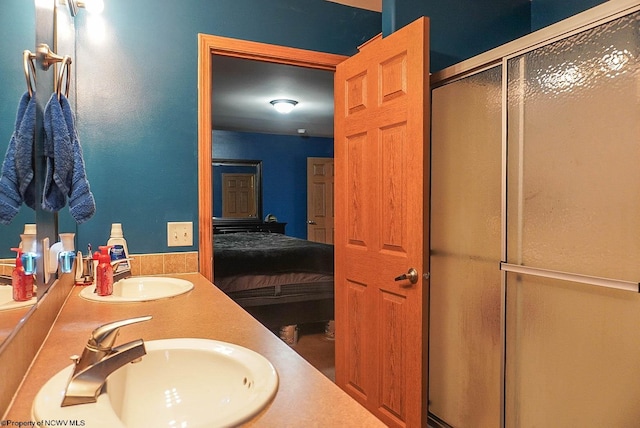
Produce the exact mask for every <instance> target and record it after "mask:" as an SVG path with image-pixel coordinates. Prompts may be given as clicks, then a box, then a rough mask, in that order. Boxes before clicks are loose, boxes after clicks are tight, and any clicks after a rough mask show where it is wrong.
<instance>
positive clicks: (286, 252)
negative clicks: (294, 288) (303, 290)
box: [213, 232, 333, 278]
mask: <svg viewBox="0 0 640 428" xmlns="http://www.w3.org/2000/svg"><path fill="white" fill-rule="evenodd" d="M213 239H214V242H213V257H214V263H213V266H214V278H215V277H224V276H230V275H239V274H275V273H283V272H314V273H326V274H331V275H332V274H333V245H330V244H322V243H319V242H312V241H306V240H304V239H298V238H294V237H291V236H285V235H282V234H280V233H263V232H238V233H228V234H215V235H213Z"/></svg>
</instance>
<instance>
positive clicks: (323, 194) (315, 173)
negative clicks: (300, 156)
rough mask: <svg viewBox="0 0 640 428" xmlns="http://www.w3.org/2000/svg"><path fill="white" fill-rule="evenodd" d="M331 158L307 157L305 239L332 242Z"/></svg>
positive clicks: (332, 175)
mask: <svg viewBox="0 0 640 428" xmlns="http://www.w3.org/2000/svg"><path fill="white" fill-rule="evenodd" d="M333 178H334V174H333V158H307V239H308V240H309V241H315V242H323V243H325V244H333V221H334V211H333V188H334V185H333Z"/></svg>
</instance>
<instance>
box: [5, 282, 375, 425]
mask: <svg viewBox="0 0 640 428" xmlns="http://www.w3.org/2000/svg"><path fill="white" fill-rule="evenodd" d="M168 276H174V277H176V278H182V279H186V280H189V281H191V282H193V283H194V285H195V287H194V289H193V290H192V291H190V292H188V293H186V294H183V295H180V296H176V297H174V298H171V299H166V300H158V301H153V302H145V303H130V304H129V303H123V304H105V303H96V302H90V301H87V300H85V299H82V298H81V297H79V296H78V294H79V292H80V291H81V287H74V289H73V290H72V291H71V295H70V296H69V299H68V300H67V302H66V303H65V305H64V307H63V308H62V311H61V313H60V315H59V316H58V319H57V320H56V322H55V323H54V325H53V328H52V329H51V332H50V334H49V336H48V337H47V340H46V341H45V343H44V345H43V347H42V349H41V350H40V352H39V354H38V355H37V357H36V359H35V361H34V363H33V365H32V367H31V369H30V370H29V372H28V373H27V376H26V377H25V379H24V383H23V384H22V387H21V388H20V390H19V391H18V395H17V396H16V398H15V400H14V402H13V404H12V406H11V408H10V409H9V412H8V414H7V419H10V420H12V421H29V420H31V417H30V415H31V403H32V401H33V398H34V397H35V394H36V393H37V391H38V390H39V389H40V387H41V386H42V385H44V383H45V382H46V381H47V380H48V379H49V378H50V377H51V376H53V375H54V374H55V373H57V372H58V371H60V370H62V369H63V368H64V367H66V366H68V365H69V364H70V361H69V357H70V355H72V354H80V353H81V352H82V349H83V347H84V345H85V344H86V342H87V339H88V338H89V336H90V333H91V331H92V330H93V329H95V328H96V327H98V326H100V325H102V324H106V323H108V322H112V321H116V320H120V319H125V318H131V317H137V316H143V315H152V316H153V319H152V320H150V321H147V322H143V323H139V324H134V325H130V326H127V327H125V328H122V329H121V330H120V335H119V336H118V341H117V343H124V342H127V341H130V340H135V339H138V338H142V339H144V340H154V339H166V338H174V337H195V338H207V339H215V340H221V341H225V342H231V343H235V344H238V345H240V346H244V347H246V348H249V349H252V350H254V351H256V352H258V353H260V354H262V355H264V356H265V357H266V358H267V359H269V361H271V363H272V364H273V365H274V367H275V368H276V370H277V372H278V375H279V378H280V384H279V387H278V393H277V395H276V397H275V399H274V400H273V402H272V403H271V404H270V405H269V406H268V407H267V408H266V409H265V410H263V411H262V412H261V413H260V414H259V415H258V416H256V417H255V418H254V419H253V420H252V421H250V422H249V423H247V424H246V425H245V426H256V427H276V426H277V427H283V426H289V427H307V426H321V427H337V426H339V427H348V426H353V427H376V426H380V427H383V426H385V425H384V424H383V423H382V422H381V421H380V420H379V419H377V418H376V417H375V416H373V415H372V414H371V413H370V412H369V411H368V410H366V409H365V408H364V407H363V406H361V405H360V404H359V403H357V402H356V401H355V400H353V399H352V398H351V397H350V396H349V395H347V394H346V393H345V392H344V391H342V390H341V389H340V388H338V387H337V386H336V385H335V384H334V383H333V382H331V381H330V380H329V379H328V378H327V377H325V376H324V375H323V374H321V373H320V372H319V371H317V370H316V369H315V368H314V367H313V366H311V365H310V364H309V363H307V362H306V361H305V360H304V359H303V358H302V357H300V356H299V355H298V354H297V353H296V352H295V351H294V350H293V349H291V348H290V347H289V346H287V345H286V344H285V343H284V342H283V341H282V340H280V339H279V338H278V337H277V336H276V335H274V334H273V333H271V332H270V331H269V330H267V329H266V328H265V327H264V326H262V324H260V323H259V322H258V321H256V320H255V319H254V318H253V317H251V315H249V314H248V313H247V312H245V311H244V310H243V309H242V308H240V306H238V305H237V304H236V303H235V302H233V301H232V300H231V299H229V298H228V297H227V296H226V295H225V294H224V293H222V292H221V291H220V290H218V288H217V287H215V286H213V285H212V284H211V283H210V282H209V281H207V280H206V279H205V278H204V277H203V276H201V275H199V274H197V273H194V274H180V275H168Z"/></svg>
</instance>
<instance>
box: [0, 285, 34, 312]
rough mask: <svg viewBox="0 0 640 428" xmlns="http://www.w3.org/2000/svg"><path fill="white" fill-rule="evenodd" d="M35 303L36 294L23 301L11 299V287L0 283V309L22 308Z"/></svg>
mask: <svg viewBox="0 0 640 428" xmlns="http://www.w3.org/2000/svg"><path fill="white" fill-rule="evenodd" d="M34 303H36V296H35V295H34V296H33V298H31V299H29V300H26V301H24V302H16V301H15V300H13V287H11V286H10V285H0V311H8V310H9V309H18V308H24V307H26V306H31V305H33V304H34Z"/></svg>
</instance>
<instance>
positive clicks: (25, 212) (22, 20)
mask: <svg viewBox="0 0 640 428" xmlns="http://www.w3.org/2000/svg"><path fill="white" fill-rule="evenodd" d="M35 22H36V21H35V7H34V5H33V2H32V3H31V4H29V3H25V2H24V1H22V0H7V1H3V2H2V3H0V27H1V28H3V29H5V31H4V32H3V33H4V34H3V36H2V37H1V38H0V76H3V85H2V91H0V117H1V118H2V119H1V120H0V155H1V156H2V160H4V157H5V153H6V151H7V147H8V146H9V141H10V139H11V135H12V134H13V131H14V129H15V120H16V112H17V107H18V102H19V100H20V97H21V96H22V94H23V93H24V92H25V91H26V80H25V77H24V71H23V68H22V64H23V62H22V52H23V51H24V50H25V49H30V50H33V49H34V47H35V44H36V43H35V41H36V29H35ZM35 222H36V215H35V211H33V210H32V209H30V208H27V207H26V206H22V208H21V209H20V211H19V212H18V214H17V215H16V216H15V217H14V218H13V220H12V221H11V223H9V224H6V225H5V224H2V225H0V259H1V260H0V263H2V264H3V266H0V273H1V274H2V275H5V276H7V277H8V278H7V277H5V278H4V279H9V283H10V275H11V269H12V267H11V266H4V264H7V265H13V264H14V260H15V257H16V254H15V253H14V252H13V251H11V248H12V247H16V246H17V245H18V244H19V242H20V234H21V233H22V232H23V230H24V225H25V224H27V223H29V224H33V223H35ZM4 282H5V281H4V280H3V281H0V287H10V285H2V284H3V283H4ZM30 310H31V307H22V308H18V309H11V310H7V311H2V312H0V344H2V342H4V340H5V339H6V338H7V337H8V336H9V335H10V334H11V333H12V332H13V329H14V328H15V327H16V325H18V324H19V323H20V321H21V320H23V319H24V317H25V315H26V314H27V313H28V312H29V311H30Z"/></svg>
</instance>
